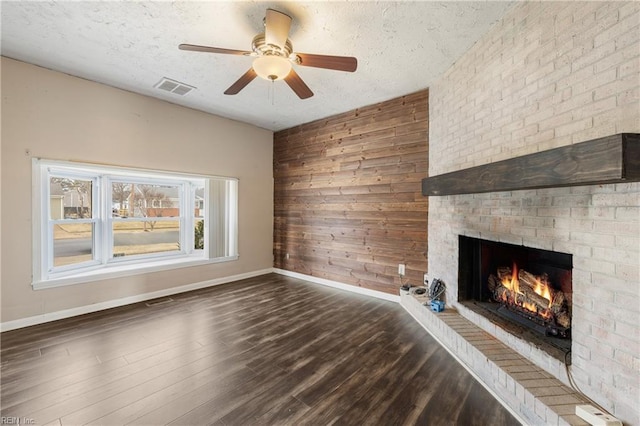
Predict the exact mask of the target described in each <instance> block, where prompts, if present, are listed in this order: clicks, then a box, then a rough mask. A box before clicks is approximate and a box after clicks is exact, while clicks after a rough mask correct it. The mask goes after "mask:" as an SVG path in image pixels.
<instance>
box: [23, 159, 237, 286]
mask: <svg viewBox="0 0 640 426" xmlns="http://www.w3.org/2000/svg"><path fill="white" fill-rule="evenodd" d="M50 177H65V178H71V179H82V180H90V181H92V182H93V187H92V194H91V195H92V205H91V218H83V219H64V218H62V219H52V218H51V212H50V209H51V202H50V189H51V185H50ZM214 181H217V182H224V184H223V185H224V188H225V190H227V191H229V193H226V194H224V195H225V197H224V200H222V202H223V203H224V205H220V206H218V205H216V204H215V203H216V202H218V201H220V200H214V199H213V197H210V194H211V190H210V187H211V185H212V183H211V182H214ZM119 182H120V183H136V184H152V185H169V186H175V187H177V191H178V193H179V196H178V199H179V206H178V207H179V211H180V215H179V216H176V217H166V218H163V217H153V218H147V217H136V218H118V217H114V216H113V210H112V206H113V204H114V203H113V199H112V187H111V185H112V184H113V183H119ZM217 185H218V186H219V185H220V184H217ZM199 186H204V205H205V215H206V216H205V217H204V229H205V231H204V248H203V249H195V248H194V243H195V242H194V232H193V229H194V226H195V223H196V221H197V220H200V218H198V217H196V216H195V215H194V212H193V209H194V206H195V193H196V188H197V187H199ZM237 187H238V185H237V179H235V178H221V177H215V176H204V175H191V174H181V173H175V172H162V171H155V170H141V169H132V168H124V167H115V166H108V167H107V166H98V165H92V164H83V163H71V162H62V161H53V160H41V159H34V160H33V279H32V286H33V288H34V289H41V288H50V287H58V286H63V285H70V284H78V283H83V282H90V281H94V280H97V279H106V278H113V277H122V276H128V275H135V274H140V273H148V272H155V271H162V270H168V269H175V268H180V267H189V266H196V265H200V264H208V263H217V262H225V261H230V260H236V259H238V253H237V234H238V229H237ZM216 210H221V211H223V212H224V213H223V214H224V217H225V218H226V219H225V221H224V223H223V224H222V225H223V226H224V227H225V230H224V232H223V233H220V232H218V231H219V230H218V229H216V233H217V234H218V235H216V234H213V235H210V228H213V227H210V226H209V223H210V222H211V218H212V215H213V214H220V213H218V212H217V211H216ZM164 220H172V221H175V220H178V221H179V223H180V235H179V247H180V248H179V250H176V251H169V252H160V253H147V254H138V255H130V256H124V257H113V235H114V233H113V224H114V223H117V222H126V221H137V222H140V221H143V222H144V221H164ZM59 223H92V224H93V234H92V235H93V243H92V247H93V250H92V251H93V258H92V259H91V260H90V261H85V262H79V263H75V264H73V265H66V266H58V267H54V266H53V256H54V253H53V242H54V241H53V227H54V226H55V225H56V224H59ZM219 226H220V225H219ZM219 226H218V227H219ZM210 238H213V239H216V238H224V241H223V244H224V250H223V252H221V251H220V250H218V253H215V250H213V249H212V246H213V244H211V243H210Z"/></svg>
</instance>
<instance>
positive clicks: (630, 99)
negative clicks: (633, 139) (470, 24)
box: [428, 2, 640, 425]
mask: <svg viewBox="0 0 640 426" xmlns="http://www.w3.org/2000/svg"><path fill="white" fill-rule="evenodd" d="M639 24H640V5H639V4H638V3H632V2H622V3H614V2H607V3H602V2H551V3H550V2H542V3H538V2H536V3H534V2H526V3H516V4H514V6H513V7H512V9H511V10H510V11H509V12H508V13H507V14H506V15H505V17H504V18H503V19H502V20H501V21H500V22H498V23H496V25H495V26H494V28H492V30H490V32H489V33H488V34H486V35H485V37H483V38H482V39H481V40H480V41H478V42H477V43H476V45H474V46H473V47H472V48H471V49H470V50H469V51H468V52H467V53H466V54H465V55H464V56H463V57H462V58H461V59H460V60H459V61H458V62H457V63H456V64H455V65H454V66H452V67H451V68H450V69H449V70H448V71H447V73H445V75H444V76H443V78H442V79H441V80H440V81H438V82H437V83H436V84H434V85H432V86H431V87H430V89H429V93H430V97H429V110H430V134H429V141H430V146H429V175H430V176H436V175H441V174H444V173H448V172H453V171H459V170H463V169H467V168H470V167H474V166H479V165H484V164H490V163H494V162H498V161H501V160H506V159H511V158H515V157H519V156H522V155H527V154H531V153H537V152H540V151H545V150H548V149H552V148H558V147H564V146H570V145H573V144H577V143H580V142H583V141H588V140H592V139H595V138H600V137H605V136H609V135H612V134H616V133H623V132H630V133H638V132H639V131H640V116H639V114H638V109H639V107H640V102H639V92H640V87H639V86H640V84H639V82H638V73H639V64H640V56H639V55H640V53H639V52H640V46H639V41H638V39H639V35H638V34H640V31H638V29H639V27H638V26H639ZM639 206H640V184H639V183H615V184H602V185H599V184H597V185H582V186H574V187H560V188H544V189H525V190H510V191H495V192H487V193H475V194H463V195H446V196H431V197H429V225H428V229H429V234H428V238H429V247H428V262H429V270H428V274H429V276H430V277H437V278H440V279H442V280H443V281H444V282H445V283H446V285H447V289H448V290H447V294H446V298H447V304H448V306H449V307H453V308H455V309H457V310H458V312H459V313H460V314H461V315H463V316H464V317H466V318H468V319H469V320H471V322H472V323H474V324H477V325H479V326H481V327H482V328H484V329H485V330H487V331H489V332H492V333H494V334H495V335H496V337H497V338H498V339H500V340H502V341H503V342H504V343H505V344H507V345H508V346H509V347H511V348H513V350H515V351H517V352H518V353H519V354H521V355H522V356H523V357H525V358H527V359H528V360H530V361H531V362H533V363H534V364H536V365H537V366H539V367H541V368H542V369H544V370H545V371H547V372H548V373H549V374H551V375H552V376H553V377H555V378H557V379H559V380H560V381H562V382H563V383H565V384H566V383H567V382H568V381H567V377H566V373H565V366H564V363H562V362H560V361H558V360H557V358H554V357H552V356H548V354H547V353H546V352H544V351H540V350H537V348H536V347H535V346H532V345H529V344H526V343H523V342H522V341H521V340H520V339H518V338H516V337H513V335H511V334H508V333H503V332H501V331H500V332H496V331H495V328H494V326H493V324H492V323H491V322H490V321H488V320H486V319H484V318H483V317H481V316H479V315H478V314H477V313H476V312H475V311H473V310H471V309H469V308H468V307H466V306H464V304H462V303H460V302H459V301H458V299H459V293H460V288H459V278H460V277H459V248H460V243H459V236H463V237H471V238H479V239H483V240H488V241H494V242H502V243H508V244H513V245H516V246H527V247H532V248H538V249H542V250H548V251H553V252H560V253H565V254H569V255H571V256H572V262H573V267H572V282H573V289H572V292H573V294H572V320H573V323H572V329H571V336H572V342H571V359H572V365H571V371H572V374H573V376H574V378H575V380H576V383H577V384H578V385H579V387H580V388H581V389H582V390H583V391H584V392H585V393H586V394H587V395H588V396H589V397H590V398H592V399H594V400H595V401H596V402H598V403H599V404H601V405H602V406H604V407H605V408H606V409H607V410H609V411H610V412H612V413H613V414H614V415H615V416H617V417H618V418H620V419H621V420H622V421H623V422H625V424H634V425H638V424H640V415H639V413H638V410H637V401H638V399H639V398H640V384H639V383H640V207H639ZM471 368H473V366H471ZM496 374H500V373H497V372H496ZM487 380H490V379H489V378H488V379H487ZM496 381H498V378H497V379H496ZM523 403H524V402H523Z"/></svg>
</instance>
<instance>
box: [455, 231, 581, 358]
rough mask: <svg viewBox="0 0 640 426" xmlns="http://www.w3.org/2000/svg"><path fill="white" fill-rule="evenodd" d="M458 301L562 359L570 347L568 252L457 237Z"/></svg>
mask: <svg viewBox="0 0 640 426" xmlns="http://www.w3.org/2000/svg"><path fill="white" fill-rule="evenodd" d="M459 243H460V245H459V247H460V251H459V256H460V258H459V263H458V264H459V271H458V274H459V275H458V276H459V283H458V301H459V302H460V303H462V304H463V305H465V306H467V307H468V308H470V309H472V310H473V311H475V312H477V313H479V314H481V315H483V316H485V317H487V318H488V319H489V320H491V321H492V322H493V323H495V324H496V325H498V326H500V327H501V328H503V329H504V330H506V331H508V332H510V333H512V334H515V335H517V336H518V337H520V338H523V339H525V340H527V341H529V342H530V343H531V344H533V345H534V346H536V347H538V348H540V349H542V350H544V351H546V352H547V353H549V354H550V355H552V356H554V357H555V358H557V359H560V360H562V361H565V358H567V354H568V353H569V352H570V351H571V308H572V295H573V292H572V279H571V273H572V269H573V258H572V256H571V255H570V254H566V253H559V252H554V251H549V250H542V249H536V248H531V247H525V246H517V245H513V244H506V243H500V242H496V241H487V240H482V239H478V238H471V237H465V236H460V237H459Z"/></svg>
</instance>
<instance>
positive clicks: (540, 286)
mask: <svg viewBox="0 0 640 426" xmlns="http://www.w3.org/2000/svg"><path fill="white" fill-rule="evenodd" d="M501 284H502V285H503V286H504V287H506V288H507V289H508V290H510V291H511V292H512V294H514V295H515V296H514V299H516V300H508V298H507V296H506V294H505V293H503V294H502V300H503V301H504V302H511V303H514V304H516V305H519V306H521V307H523V308H525V309H527V310H529V311H531V312H534V313H537V314H538V315H540V316H542V317H544V318H548V317H550V316H551V312H550V311H549V308H551V300H552V297H551V289H550V287H549V284H548V283H547V282H544V281H540V280H539V279H538V278H536V284H535V287H534V288H533V291H534V292H535V293H536V294H538V295H539V296H542V297H543V298H545V299H546V300H547V301H548V302H549V303H548V305H547V309H545V310H543V311H539V310H538V307H537V306H536V305H535V304H534V303H528V302H524V303H522V302H520V303H518V300H517V298H518V296H517V295H518V294H521V295H523V296H524V293H522V292H521V291H520V280H519V279H518V265H516V264H515V263H514V264H513V267H512V272H511V277H510V278H508V277H505V278H503V279H502V281H501Z"/></svg>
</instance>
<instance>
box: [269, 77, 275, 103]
mask: <svg viewBox="0 0 640 426" xmlns="http://www.w3.org/2000/svg"><path fill="white" fill-rule="evenodd" d="M275 82H276V81H275V80H271V84H270V86H271V88H270V89H269V92H270V95H271V96H270V97H271V106H275V104H276V86H275V84H274V83H275Z"/></svg>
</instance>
